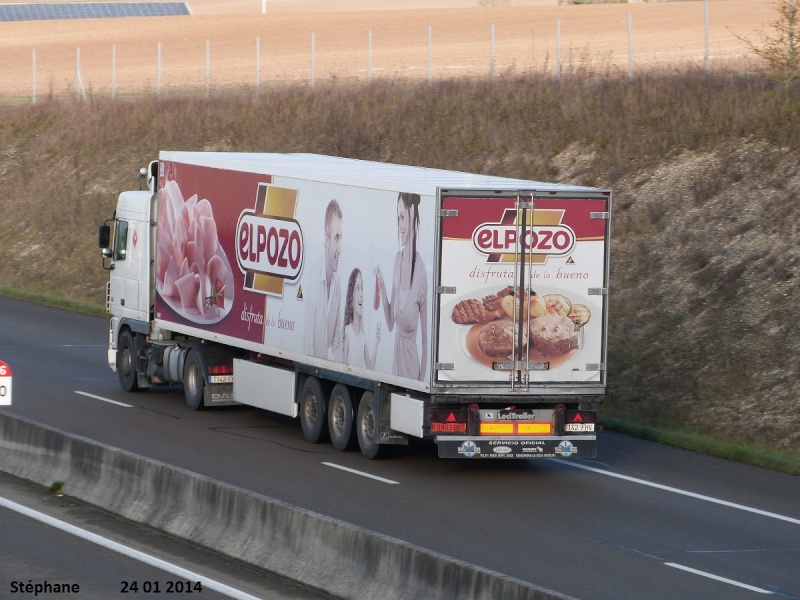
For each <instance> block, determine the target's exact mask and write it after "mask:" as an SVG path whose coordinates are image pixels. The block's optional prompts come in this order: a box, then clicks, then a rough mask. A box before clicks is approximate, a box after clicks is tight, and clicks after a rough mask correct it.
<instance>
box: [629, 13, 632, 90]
mask: <svg viewBox="0 0 800 600" xmlns="http://www.w3.org/2000/svg"><path fill="white" fill-rule="evenodd" d="M628 79H633V15H632V14H631V13H628Z"/></svg>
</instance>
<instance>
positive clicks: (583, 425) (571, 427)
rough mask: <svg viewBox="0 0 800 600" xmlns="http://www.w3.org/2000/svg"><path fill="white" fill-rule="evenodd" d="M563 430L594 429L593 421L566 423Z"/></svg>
mask: <svg viewBox="0 0 800 600" xmlns="http://www.w3.org/2000/svg"><path fill="white" fill-rule="evenodd" d="M564 431H569V432H574V431H594V423H567V424H566V425H564Z"/></svg>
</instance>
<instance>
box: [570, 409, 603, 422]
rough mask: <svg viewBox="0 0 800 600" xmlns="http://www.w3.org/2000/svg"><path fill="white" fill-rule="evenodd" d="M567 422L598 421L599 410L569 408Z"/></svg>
mask: <svg viewBox="0 0 800 600" xmlns="http://www.w3.org/2000/svg"><path fill="white" fill-rule="evenodd" d="M567 423H597V411H594V410H568V411H567Z"/></svg>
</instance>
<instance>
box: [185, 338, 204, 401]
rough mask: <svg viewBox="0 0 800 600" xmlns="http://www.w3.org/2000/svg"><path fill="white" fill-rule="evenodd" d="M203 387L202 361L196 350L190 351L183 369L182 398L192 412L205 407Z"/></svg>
mask: <svg viewBox="0 0 800 600" xmlns="http://www.w3.org/2000/svg"><path fill="white" fill-rule="evenodd" d="M205 387H206V378H205V375H204V370H203V360H202V358H201V357H200V353H199V352H198V351H197V350H190V351H189V356H187V357H186V364H185V365H184V367H183V396H184V398H186V404H187V405H188V406H189V408H191V409H192V410H202V409H203V407H204V406H205V405H204V403H203V392H204V390H205Z"/></svg>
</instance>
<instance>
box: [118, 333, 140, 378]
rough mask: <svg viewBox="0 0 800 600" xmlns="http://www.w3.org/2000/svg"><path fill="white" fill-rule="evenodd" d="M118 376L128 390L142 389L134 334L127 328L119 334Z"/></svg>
mask: <svg viewBox="0 0 800 600" xmlns="http://www.w3.org/2000/svg"><path fill="white" fill-rule="evenodd" d="M117 377H119V384H120V385H121V386H122V389H123V390H125V391H126V392H138V391H140V389H141V388H139V374H138V373H137V372H136V344H135V343H134V340H133V334H132V333H131V332H130V331H129V330H127V329H126V330H125V331H124V332H123V333H122V335H121V336H119V344H117Z"/></svg>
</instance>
